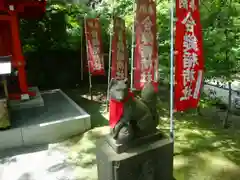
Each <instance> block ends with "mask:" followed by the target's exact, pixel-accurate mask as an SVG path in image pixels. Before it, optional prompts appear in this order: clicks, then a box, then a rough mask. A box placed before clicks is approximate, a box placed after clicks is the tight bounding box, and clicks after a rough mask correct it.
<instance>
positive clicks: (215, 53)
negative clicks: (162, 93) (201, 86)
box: [21, 0, 240, 78]
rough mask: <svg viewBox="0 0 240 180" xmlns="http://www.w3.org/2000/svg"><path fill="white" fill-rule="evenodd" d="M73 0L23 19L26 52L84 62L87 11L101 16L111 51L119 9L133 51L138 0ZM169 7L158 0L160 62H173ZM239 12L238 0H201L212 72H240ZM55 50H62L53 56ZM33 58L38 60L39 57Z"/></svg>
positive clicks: (60, 0) (208, 73)
mask: <svg viewBox="0 0 240 180" xmlns="http://www.w3.org/2000/svg"><path fill="white" fill-rule="evenodd" d="M70 2H72V1H69V0H68V1H67V0H55V1H53V0H52V1H48V7H47V12H46V15H45V17H44V18H43V19H41V20H35V21H24V20H22V23H21V37H22V42H23V49H24V52H25V53H26V54H28V53H35V54H37V55H38V56H40V57H42V58H43V57H44V56H48V55H49V54H51V57H52V58H56V59H57V58H58V54H59V53H58V52H64V51H66V52H75V53H76V54H79V57H78V58H76V59H71V60H70V59H68V60H67V61H80V47H81V35H82V31H83V18H84V17H85V16H86V17H99V18H100V20H101V24H102V36H103V37H102V39H103V44H104V51H105V53H108V50H109V32H110V26H109V25H110V18H111V16H112V14H113V12H114V14H115V15H117V16H120V17H122V18H124V19H125V21H126V27H127V42H128V47H129V53H130V50H131V37H132V34H131V27H132V23H133V1H131V0H118V1H116V0H102V2H101V3H100V4H95V9H92V8H90V7H88V6H86V5H84V4H81V3H70ZM74 2H77V1H74ZM169 7H170V5H169V1H168V0H162V1H157V25H158V46H159V63H160V64H161V65H162V66H165V67H169V54H170V12H169ZM239 14H240V2H239V1H238V0H214V1H208V0H202V1H201V22H202V27H203V37H204V55H205V67H206V73H205V75H206V77H213V76H215V77H216V76H223V77H225V78H230V77H231V75H233V74H236V73H237V72H238V69H239V67H240V63H239V62H240V61H239V60H240V18H239V17H240V16H239ZM51 51H54V52H55V53H56V54H55V55H52V53H50V52H51ZM31 60H32V61H34V58H33V59H31ZM33 64H34V63H33ZM36 64H37V63H36ZM75 64H76V63H75ZM30 68H31V67H30ZM79 70H80V67H79ZM79 74H80V72H79Z"/></svg>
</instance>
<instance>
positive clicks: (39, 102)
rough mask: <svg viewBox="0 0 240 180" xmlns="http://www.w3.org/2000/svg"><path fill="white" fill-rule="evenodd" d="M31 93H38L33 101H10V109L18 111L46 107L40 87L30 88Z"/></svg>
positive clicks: (32, 98)
mask: <svg viewBox="0 0 240 180" xmlns="http://www.w3.org/2000/svg"><path fill="white" fill-rule="evenodd" d="M29 91H34V92H36V96H35V97H31V99H29V100H26V101H21V100H9V107H10V108H11V109H14V110H18V109H26V108H33V107H40V106H44V101H43V98H42V96H41V93H40V91H39V89H38V87H31V88H29Z"/></svg>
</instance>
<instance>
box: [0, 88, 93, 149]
mask: <svg viewBox="0 0 240 180" xmlns="http://www.w3.org/2000/svg"><path fill="white" fill-rule="evenodd" d="M42 98H43V100H44V102H45V105H44V106H41V107H33V108H31V109H29V108H26V109H17V110H16V109H11V110H10V117H11V129H10V130H5V131H3V132H6V133H7V132H9V133H10V134H11V133H12V132H13V131H12V130H15V129H20V132H21V133H20V134H16V133H12V134H11V135H8V136H10V137H13V139H14V138H16V139H18V138H20V139H21V141H22V142H21V144H20V143H16V145H15V146H14V147H16V146H21V145H24V146H31V145H38V144H45V143H52V142H55V141H59V140H63V139H66V138H69V137H70V136H73V135H76V134H81V133H83V132H85V131H87V130H88V129H90V128H91V122H90V115H89V114H87V113H86V112H85V111H84V110H83V109H82V108H81V107H79V106H78V105H77V104H76V103H75V102H74V101H73V100H71V99H70V98H69V97H68V96H67V95H66V94H65V93H64V92H62V91H61V90H59V89H58V90H52V91H47V92H43V93H42ZM1 137H2V141H12V140H8V138H7V137H6V136H1ZM12 142H14V141H12ZM7 147H8V148H11V145H9V146H7ZM12 147H13V146H12ZM5 148H6V147H5V144H4V143H3V144H1V143H0V149H5Z"/></svg>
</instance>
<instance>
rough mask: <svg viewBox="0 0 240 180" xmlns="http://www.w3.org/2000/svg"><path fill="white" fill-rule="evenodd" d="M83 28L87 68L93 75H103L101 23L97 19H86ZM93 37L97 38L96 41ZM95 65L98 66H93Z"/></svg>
mask: <svg viewBox="0 0 240 180" xmlns="http://www.w3.org/2000/svg"><path fill="white" fill-rule="evenodd" d="M84 29H85V37H86V46H87V59H88V63H87V67H88V70H89V72H90V73H91V74H92V75H93V76H94V75H96V76H99V75H105V69H104V59H103V43H102V34H101V24H100V21H99V19H97V18H88V19H86V20H85V26H84ZM95 32H96V34H95ZM95 35H96V37H95ZM95 38H97V39H96V41H95V40H94V39H95ZM95 43H96V44H95ZM95 65H96V66H99V67H97V68H95Z"/></svg>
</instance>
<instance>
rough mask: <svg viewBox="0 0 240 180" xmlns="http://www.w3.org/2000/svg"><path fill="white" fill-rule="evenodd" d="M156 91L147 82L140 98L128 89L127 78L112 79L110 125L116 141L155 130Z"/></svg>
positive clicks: (122, 140) (145, 134)
mask: <svg viewBox="0 0 240 180" xmlns="http://www.w3.org/2000/svg"><path fill="white" fill-rule="evenodd" d="M156 102H157V93H156V92H155V91H154V86H153V85H152V83H147V84H145V86H144V87H143V89H142V91H141V98H137V97H135V96H134V94H133V93H132V92H130V91H129V89H128V86H127V80H120V81H119V80H114V79H113V80H112V81H111V83H110V127H111V133H112V136H113V138H114V139H115V140H116V143H119V144H124V143H128V142H129V141H130V140H133V139H137V138H139V137H143V136H147V135H149V134H152V133H155V132H156V127H157V125H158V115H157V110H156Z"/></svg>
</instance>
